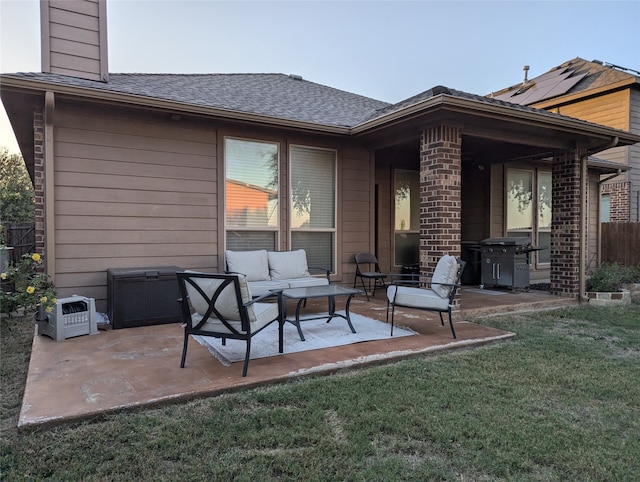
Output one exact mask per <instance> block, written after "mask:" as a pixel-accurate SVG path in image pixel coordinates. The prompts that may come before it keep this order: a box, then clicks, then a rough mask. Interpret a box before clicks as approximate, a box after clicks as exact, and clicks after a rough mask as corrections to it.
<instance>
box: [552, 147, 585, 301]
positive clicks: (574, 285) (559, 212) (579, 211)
mask: <svg viewBox="0 0 640 482" xmlns="http://www.w3.org/2000/svg"><path fill="white" fill-rule="evenodd" d="M586 155H587V151H586V149H585V148H583V147H580V146H579V147H577V148H576V149H575V150H574V151H573V152H570V153H565V154H562V155H560V156H558V157H556V158H555V159H554V161H553V171H552V180H551V182H552V193H553V202H552V215H551V273H550V276H551V292H552V293H553V294H556V295H559V296H564V297H580V295H581V293H580V286H581V280H582V279H583V273H584V258H585V250H586V245H585V243H586V236H585V233H584V232H585V223H586V219H585V217H586V215H587V213H586V210H585V206H584V204H585V202H586V201H585V195H584V193H585V190H586V182H587V179H586V178H585V173H584V171H585V169H583V164H584V162H585V161H584V159H585V156H586Z"/></svg>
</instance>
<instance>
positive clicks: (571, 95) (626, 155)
mask: <svg viewBox="0 0 640 482" xmlns="http://www.w3.org/2000/svg"><path fill="white" fill-rule="evenodd" d="M525 75H526V74H525ZM491 97H492V98H494V99H499V100H504V101H507V102H513V103H516V104H520V105H527V106H530V107H535V108H537V109H545V110H548V111H550V112H555V113H557V114H563V115H566V116H570V117H575V118H577V119H582V120H586V121H589V122H595V123H598V124H602V125H606V126H609V127H614V128H616V129H622V130H625V131H629V132H632V133H634V134H640V72H639V71H637V70H633V69H628V68H624V67H620V66H616V65H612V64H608V63H605V62H601V61H599V60H594V61H592V62H589V61H587V60H584V59H581V58H579V57H577V58H575V59H573V60H570V61H568V62H564V63H563V64H561V65H559V66H557V67H554V68H553V69H551V70H549V71H548V72H545V73H544V74H542V75H540V76H538V77H535V78H533V79H531V80H526V81H525V82H523V83H521V84H518V85H514V86H512V87H508V88H506V89H503V90H501V91H498V92H494V93H493V94H491ZM598 157H599V158H601V159H604V160H608V161H612V162H616V163H619V164H623V165H625V166H627V167H628V168H630V169H627V170H625V172H623V174H622V175H619V176H615V177H613V178H612V177H610V176H608V179H607V180H606V181H605V182H603V183H602V184H601V187H602V190H601V203H600V205H601V212H600V216H601V220H602V221H603V222H607V221H640V144H636V145H631V146H618V147H612V148H611V149H607V150H605V151H603V152H601V153H599V154H598Z"/></svg>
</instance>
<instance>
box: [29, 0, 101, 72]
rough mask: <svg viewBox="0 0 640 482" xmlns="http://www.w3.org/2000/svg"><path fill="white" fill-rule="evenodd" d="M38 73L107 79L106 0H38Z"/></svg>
mask: <svg viewBox="0 0 640 482" xmlns="http://www.w3.org/2000/svg"><path fill="white" fill-rule="evenodd" d="M40 24H41V26H40V29H41V32H40V36H41V41H42V49H41V51H42V72H46V73H54V74H62V75H69V76H71V77H79V78H82V79H88V80H99V81H103V82H108V81H109V66H108V55H107V4H106V0H40Z"/></svg>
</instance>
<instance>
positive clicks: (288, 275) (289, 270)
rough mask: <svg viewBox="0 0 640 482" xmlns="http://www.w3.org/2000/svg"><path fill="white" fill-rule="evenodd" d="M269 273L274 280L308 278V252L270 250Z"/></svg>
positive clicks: (302, 250)
mask: <svg viewBox="0 0 640 482" xmlns="http://www.w3.org/2000/svg"><path fill="white" fill-rule="evenodd" d="M268 257H269V274H270V275H271V279H272V280H285V279H292V278H308V277H309V268H308V266H307V253H306V251H305V250H304V249H298V250H296V251H269V252H268Z"/></svg>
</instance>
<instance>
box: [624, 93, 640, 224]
mask: <svg viewBox="0 0 640 482" xmlns="http://www.w3.org/2000/svg"><path fill="white" fill-rule="evenodd" d="M630 102H631V109H630V115H629V130H630V131H631V132H633V133H634V134H640V90H638V89H634V90H632V91H631V100H630ZM627 150H628V160H629V165H630V166H631V167H632V169H631V171H629V180H630V181H631V199H630V201H631V218H630V221H636V222H639V221H640V144H634V145H633V146H630V147H627Z"/></svg>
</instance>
